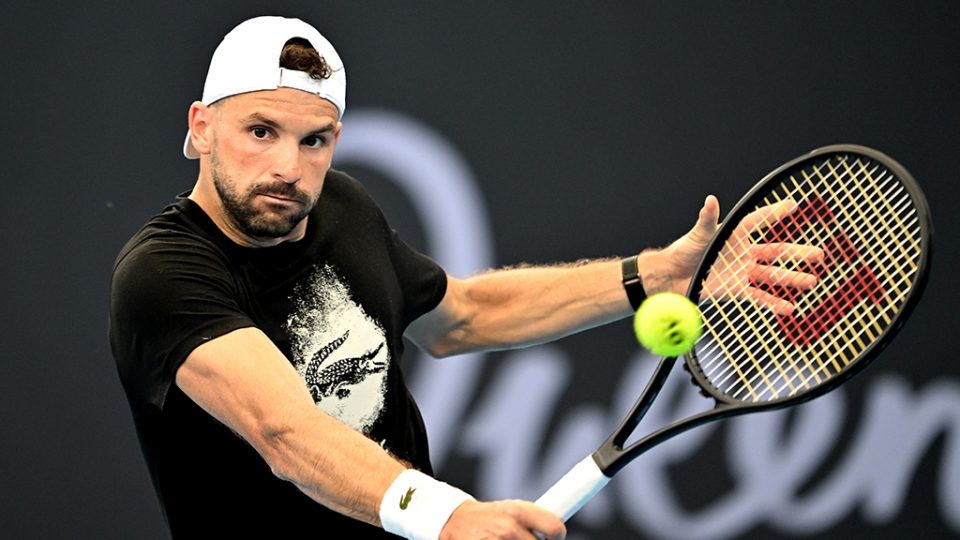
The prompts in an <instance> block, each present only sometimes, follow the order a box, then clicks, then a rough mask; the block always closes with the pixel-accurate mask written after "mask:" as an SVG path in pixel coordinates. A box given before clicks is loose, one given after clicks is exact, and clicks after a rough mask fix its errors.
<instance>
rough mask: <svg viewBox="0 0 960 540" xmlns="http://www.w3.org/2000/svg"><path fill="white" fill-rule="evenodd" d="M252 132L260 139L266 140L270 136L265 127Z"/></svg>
mask: <svg viewBox="0 0 960 540" xmlns="http://www.w3.org/2000/svg"><path fill="white" fill-rule="evenodd" d="M250 132H251V133H253V136H254V137H256V138H258V139H265V138H267V135H269V134H270V132H269V131H267V128H263V127H255V128H253V129H251V130H250Z"/></svg>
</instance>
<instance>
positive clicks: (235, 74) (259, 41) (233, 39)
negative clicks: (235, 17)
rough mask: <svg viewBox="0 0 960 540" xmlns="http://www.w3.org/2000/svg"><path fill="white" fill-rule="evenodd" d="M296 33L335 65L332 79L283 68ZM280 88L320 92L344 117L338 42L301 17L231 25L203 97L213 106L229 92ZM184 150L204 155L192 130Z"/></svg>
mask: <svg viewBox="0 0 960 540" xmlns="http://www.w3.org/2000/svg"><path fill="white" fill-rule="evenodd" d="M293 38H303V39H305V40H307V41H308V42H310V45H311V46H313V48H314V49H316V50H317V52H318V53H320V56H321V57H323V59H324V60H325V61H326V62H327V65H329V66H330V69H331V70H332V74H331V75H330V77H329V78H327V79H313V78H311V77H310V76H309V75H307V74H306V73H304V72H302V71H295V70H290V69H285V68H281V67H280V52H281V51H282V50H283V46H284V45H285V44H286V43H287V41H289V40H290V39H293ZM280 87H286V88H296V89H298V90H303V91H304V92H309V93H311V94H316V95H317V96H319V97H321V98H323V99H326V100H327V101H329V102H331V103H333V104H334V105H335V106H336V107H337V110H338V111H339V113H340V117H341V118H342V117H343V111H344V109H346V106H347V97H346V94H347V76H346V73H345V72H344V69H343V62H342V61H341V60H340V56H339V55H338V54H337V51H336V50H334V48H333V45H331V44H330V42H329V41H327V40H326V38H324V37H323V36H322V35H320V32H317V30H316V28H314V27H312V26H310V25H309V24H307V23H305V22H303V21H301V20H300V19H287V18H284V17H255V18H253V19H249V20H246V21H244V22H242V23H240V24H239V25H238V26H237V27H236V28H234V29H233V30H231V31H230V32H229V33H228V34H227V35H226V36H224V37H223V41H221V42H220V45H219V46H217V50H216V51H214V52H213V58H211V59H210V68H209V69H208V70H207V80H206V82H205V83H204V85H203V99H201V101H202V102H203V103H204V105H210V104H211V103H214V102H216V101H219V100H221V99H223V98H225V97H230V96H235V95H237V94H243V93H246V92H256V91H258V90H275V89H277V88H280ZM183 155H185V156H187V157H188V158H190V159H197V158H199V157H200V154H199V153H198V152H197V150H196V149H195V148H194V147H193V144H192V143H191V142H190V133H189V132H187V139H186V141H185V142H184V144H183Z"/></svg>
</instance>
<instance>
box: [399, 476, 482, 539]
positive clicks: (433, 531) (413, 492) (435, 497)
mask: <svg viewBox="0 0 960 540" xmlns="http://www.w3.org/2000/svg"><path fill="white" fill-rule="evenodd" d="M472 500H474V499H473V497H471V496H470V495H468V494H467V493H465V492H463V491H462V490H459V489H457V488H455V487H453V486H451V485H449V484H445V483H443V482H441V481H439V480H437V479H435V478H433V477H431V476H428V475H426V474H423V473H422V472H420V471H416V470H413V469H407V470H405V471H403V472H402V473H400V475H399V476H397V479H396V480H394V481H393V483H392V484H390V487H389V488H388V489H387V492H386V493H385V494H384V495H383V499H382V500H381V501H380V522H381V523H383V528H384V530H385V531H387V532H390V533H393V534H397V535H400V536H402V537H404V538H409V539H411V540H437V539H438V538H439V537H440V531H441V530H442V529H443V526H444V525H446V523H447V520H448V519H450V514H452V513H453V511H454V510H456V509H457V507H458V506H460V505H461V504H463V503H464V501H472Z"/></svg>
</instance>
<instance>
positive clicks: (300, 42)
mask: <svg viewBox="0 0 960 540" xmlns="http://www.w3.org/2000/svg"><path fill="white" fill-rule="evenodd" d="M280 67H282V68H285V69H293V70H296V71H303V72H304V73H306V74H307V75H310V77H311V78H313V79H329V78H330V75H332V74H333V70H332V69H331V68H330V64H328V63H327V61H326V60H324V59H323V57H322V56H320V53H318V52H317V50H316V49H314V48H313V47H312V46H311V45H310V42H309V41H307V40H305V39H303V38H293V39H291V40H289V41H287V43H286V44H285V45H284V46H283V50H282V51H280Z"/></svg>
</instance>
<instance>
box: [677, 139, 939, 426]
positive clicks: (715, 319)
mask: <svg viewBox="0 0 960 540" xmlns="http://www.w3.org/2000/svg"><path fill="white" fill-rule="evenodd" d="M788 199H790V200H789V201H788ZM784 201H786V202H784ZM790 201H795V202H796V203H797V204H796V207H795V210H793V211H792V212H791V213H789V215H787V216H786V217H783V218H782V219H778V218H777V216H779V215H780V212H781V211H782V209H783V208H789V207H790V206H791V205H792V203H791V202H790ZM772 205H782V206H781V207H780V208H781V210H779V211H772V210H771V208H772ZM760 214H764V218H763V219H761V220H759V221H758V219H757V216H758V215H760ZM771 216H772V217H771ZM751 223H754V224H755V226H754V225H750V224H751ZM745 230H749V231H750V232H749V234H746V235H745V234H744V231H745ZM745 239H749V240H752V241H753V242H755V243H762V244H771V243H772V244H798V245H808V246H809V245H812V246H815V247H817V248H819V249H820V250H822V254H823V255H822V259H823V261H822V262H821V263H817V262H816V255H815V253H816V252H810V251H803V250H796V249H793V248H790V247H788V248H784V250H785V252H786V253H785V254H781V255H778V256H777V257H775V258H774V259H773V260H761V262H763V263H765V264H764V266H766V267H767V268H759V267H756V266H751V263H750V259H754V260H756V259H755V256H756V255H757V252H756V251H753V252H752V253H751V252H750V249H748V248H747V247H746V244H747V242H745ZM932 249H933V225H932V220H931V217H930V212H929V207H928V205H927V202H926V199H925V197H924V195H923V192H922V191H921V189H920V187H919V186H918V185H917V183H916V181H915V180H914V179H913V177H912V176H911V175H910V173H909V172H908V171H907V170H906V169H905V168H904V167H903V166H902V165H900V164H899V163H897V162H896V161H894V160H893V159H891V158H890V157H888V156H886V155H884V154H882V153H881V152H878V151H876V150H874V149H871V148H867V147H863V146H856V145H834V146H827V147H823V148H820V149H817V150H814V151H813V152H810V153H809V154H806V155H803V156H800V157H798V158H796V159H794V160H792V161H790V162H787V163H785V164H784V165H782V166H781V167H779V168H777V169H776V170H774V171H773V172H771V173H770V174H768V175H767V176H766V177H764V178H763V179H762V180H761V181H760V182H758V183H757V184H756V186H755V187H754V188H753V189H752V190H751V191H750V192H749V193H748V194H746V195H745V196H744V197H743V199H741V201H740V202H739V203H738V204H737V205H736V206H735V207H734V209H733V210H732V211H731V212H730V213H729V215H728V216H727V218H726V219H725V220H724V221H723V223H722V225H721V226H720V228H719V229H718V231H717V234H716V235H715V237H714V238H713V240H712V241H711V244H710V246H709V247H708V248H707V250H706V252H705V253H704V256H703V258H702V260H701V263H700V266H699V269H698V271H697V272H696V274H695V275H694V277H693V280H692V281H691V286H690V289H689V291H688V297H689V298H690V299H691V300H693V301H694V302H696V303H697V304H698V306H699V308H700V311H701V313H702V315H703V322H704V327H703V334H702V336H701V338H700V340H699V341H698V342H697V343H696V345H695V346H694V348H693V349H692V350H691V351H690V352H689V353H687V354H686V355H685V358H684V360H685V362H686V367H687V368H688V370H689V372H690V373H691V375H692V377H693V379H694V382H695V383H696V384H697V385H699V386H700V387H701V389H702V390H703V393H704V394H705V395H708V396H709V397H712V398H714V399H715V400H716V401H717V403H718V406H721V405H722V406H724V407H723V408H725V409H727V408H728V409H731V410H732V409H738V413H739V412H743V411H742V410H739V409H757V408H778V407H783V406H787V405H793V404H795V403H797V402H800V401H804V400H808V399H812V398H814V397H816V396H818V395H821V394H823V393H825V392H828V391H830V390H832V389H833V388H836V387H837V386H839V385H841V384H843V383H844V382H846V381H847V380H849V379H850V378H851V377H853V376H854V375H855V374H857V373H859V372H860V371H862V370H863V369H864V368H865V367H866V366H867V365H868V364H869V363H870V362H871V361H872V360H873V359H874V358H876V356H877V355H878V354H879V353H880V352H881V351H882V350H883V349H884V348H885V347H886V346H887V345H888V344H889V343H890V341H891V340H892V339H893V338H894V337H895V336H896V334H897V332H898V331H899V330H900V328H901V327H902V326H903V324H904V322H905V321H906V320H907V318H908V317H909V315H910V313H911V312H912V311H913V309H914V307H915V306H916V304H917V302H918V301H919V299H920V296H921V295H922V292H923V290H924V288H925V285H926V281H927V276H928V273H929V266H930V258H931V255H932ZM771 255H772V252H765V253H764V256H766V257H769V256H771ZM738 265H743V266H742V267H741V266H738ZM770 267H775V268H772V270H773V271H774V272H782V271H783V270H787V271H794V272H799V273H802V274H808V275H809V274H812V275H816V276H817V277H818V280H817V282H816V285H815V286H813V287H812V288H809V289H804V288H803V287H799V286H798V287H791V286H787V287H784V286H774V285H771V284H770V283H769V282H766V281H765V280H764V278H765V277H766V274H767V272H768V271H769V270H771V268H770ZM737 275H739V277H733V276H737ZM723 276H726V278H725V279H721V278H722V277H723ZM804 281H805V279H802V278H801V277H799V276H795V275H794V276H793V277H788V278H787V283H790V284H802V283H803V282H804ZM765 295H772V296H774V297H781V298H784V299H788V300H790V301H791V302H793V303H795V305H796V310H795V311H794V312H793V313H792V314H790V315H785V314H777V313H776V312H775V310H776V309H777V308H778V307H779V306H781V305H782V304H777V303H776V302H770V299H769V298H768V297H767V296H765ZM726 406H729V407H726Z"/></svg>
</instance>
